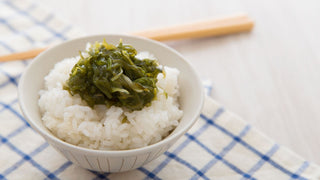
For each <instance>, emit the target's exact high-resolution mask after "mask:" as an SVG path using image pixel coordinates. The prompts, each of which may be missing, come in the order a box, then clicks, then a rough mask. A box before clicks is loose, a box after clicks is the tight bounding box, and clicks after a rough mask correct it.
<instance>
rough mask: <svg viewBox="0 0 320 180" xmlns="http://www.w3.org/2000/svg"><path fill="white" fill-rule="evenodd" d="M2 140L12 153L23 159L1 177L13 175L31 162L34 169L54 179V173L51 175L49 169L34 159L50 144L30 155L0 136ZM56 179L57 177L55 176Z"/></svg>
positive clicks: (40, 147) (45, 144)
mask: <svg viewBox="0 0 320 180" xmlns="http://www.w3.org/2000/svg"><path fill="white" fill-rule="evenodd" d="M0 139H1V141H2V142H3V143H5V144H6V145H7V146H8V147H9V148H10V149H11V150H12V151H14V152H15V153H17V154H18V155H20V156H21V157H22V159H21V160H20V161H18V162H17V163H16V164H15V165H13V166H11V167H10V168H8V169H7V170H5V171H4V173H2V174H1V176H3V177H6V176H7V175H8V174H10V173H12V172H13V171H15V170H16V169H17V168H18V167H20V166H21V165H22V164H23V163H24V162H26V161H28V162H30V164H31V165H33V166H34V167H36V168H37V169H39V170H40V171H41V172H42V173H43V174H45V175H46V176H47V177H49V176H51V177H52V175H51V174H52V173H50V171H48V170H47V169H45V168H44V167H42V166H41V165H40V164H39V163H38V162H36V161H35V160H33V159H32V157H33V156H35V155H37V154H38V153H40V152H41V151H43V150H44V149H45V148H47V147H48V143H43V144H42V145H41V146H39V147H38V148H37V149H35V150H34V151H33V152H31V153H30V154H29V155H28V154H25V153H23V152H22V151H21V150H20V149H18V148H17V147H15V146H14V145H13V144H12V143H11V142H10V141H9V139H7V138H4V137H3V136H1V135H0ZM54 178H55V176H54Z"/></svg>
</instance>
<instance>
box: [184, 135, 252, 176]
mask: <svg viewBox="0 0 320 180" xmlns="http://www.w3.org/2000/svg"><path fill="white" fill-rule="evenodd" d="M187 135H188V136H189V138H191V139H192V140H193V141H194V142H195V143H197V144H198V145H199V146H200V147H202V148H203V149H204V150H205V151H207V152H208V153H209V154H211V155H212V156H214V158H216V159H218V160H220V161H221V162H222V163H223V164H225V165H226V166H227V167H229V168H230V169H231V170H233V171H234V172H236V173H238V174H240V175H243V176H244V177H245V178H248V179H254V178H251V176H250V175H248V174H246V173H244V172H243V171H242V170H241V169H239V168H238V167H236V166H235V165H233V164H231V163H230V162H228V161H227V160H225V159H223V158H222V157H221V156H219V155H218V154H216V153H214V152H213V151H212V150H211V149H210V148H208V147H207V146H205V145H204V144H203V143H202V142H200V141H199V140H198V139H196V138H195V137H193V136H192V135H189V134H187Z"/></svg>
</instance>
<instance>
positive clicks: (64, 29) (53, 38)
mask: <svg viewBox="0 0 320 180" xmlns="http://www.w3.org/2000/svg"><path fill="white" fill-rule="evenodd" d="M71 29H72V26H71V25H68V26H66V27H65V28H63V29H62V31H61V32H60V33H61V34H66V33H67V32H68V31H70V30H71ZM56 39H57V38H56V36H55V35H54V36H53V37H50V38H48V39H46V40H44V41H43V43H45V44H50V43H51V42H52V41H54V40H56Z"/></svg>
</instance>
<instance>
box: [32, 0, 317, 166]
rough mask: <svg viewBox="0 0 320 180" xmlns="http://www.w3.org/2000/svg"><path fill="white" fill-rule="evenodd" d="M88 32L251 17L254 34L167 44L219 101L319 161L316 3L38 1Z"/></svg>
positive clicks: (296, 0)
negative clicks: (232, 16)
mask: <svg viewBox="0 0 320 180" xmlns="http://www.w3.org/2000/svg"><path fill="white" fill-rule="evenodd" d="M38 1H39V3H40V4H43V5H45V6H47V7H48V8H49V9H51V10H52V11H53V12H54V13H55V14H57V15H58V16H60V17H62V18H64V19H65V20H66V21H68V22H71V23H72V24H73V25H74V26H75V27H79V28H80V29H82V30H83V31H84V32H86V33H87V34H97V33H100V34H101V33H126V32H133V31H139V30H145V29H150V28H155V27H162V26H168V25H174V24H181V23H186V22H192V21H196V20H202V19H210V18H215V17H219V16H223V15H230V14H234V13H237V12H247V13H248V14H249V15H250V17H252V18H253V19H254V20H255V22H256V24H255V28H254V30H253V31H252V32H251V33H244V34H237V35H229V36H224V37H217V38H204V39H197V40H183V41H179V42H168V43H167V44H168V45H169V46H171V47H173V48H175V49H176V50H178V51H179V52H181V53H182V54H183V55H184V56H185V57H186V58H187V59H188V60H189V61H190V62H191V63H192V64H193V65H194V67H195V68H196V70H197V71H198V73H199V74H200V76H201V77H203V78H208V79H210V80H212V82H213V85H214V88H213V98H214V99H216V100H217V101H219V102H220V103H222V104H223V105H224V106H225V107H226V108H227V109H229V110H231V111H233V112H235V113H237V114H239V115H240V116H242V117H243V118H244V119H245V120H247V121H248V122H249V123H251V124H253V125H254V126H256V127H257V128H258V129H260V130H262V131H263V132H264V133H266V134H267V135H268V136H270V137H271V138H273V139H274V140H276V141H277V142H278V143H279V144H282V145H285V146H287V147H289V148H291V149H292V150H294V151H295V152H297V153H298V154H300V155H302V156H303V157H305V158H306V159H308V160H310V161H313V162H316V163H318V164H319V163H320V155H319V151H320V130H319V128H320V2H319V1H318V0H309V1H301V0H282V1H278V0H266V1H256V0H241V1H238V0H223V1H221V0H189V1H182V0H180V1H179V0H176V1H172V0H171V1H170V0H161V1H160V0H154V1H150V0H136V1H130V0H121V1H116V0H112V1H111V0H91V1H89V0H68V1H66V0H38Z"/></svg>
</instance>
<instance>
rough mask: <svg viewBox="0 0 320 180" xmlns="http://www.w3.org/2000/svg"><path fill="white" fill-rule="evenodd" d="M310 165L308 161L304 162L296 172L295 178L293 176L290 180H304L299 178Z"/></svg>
mask: <svg viewBox="0 0 320 180" xmlns="http://www.w3.org/2000/svg"><path fill="white" fill-rule="evenodd" d="M309 165H310V163H309V162H308V161H304V162H303V164H302V165H301V166H300V167H299V169H298V170H297V171H296V172H295V174H294V175H293V176H291V178H290V179H304V178H301V177H299V175H300V174H301V173H303V172H304V171H305V170H306V169H307V168H308V167H309Z"/></svg>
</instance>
